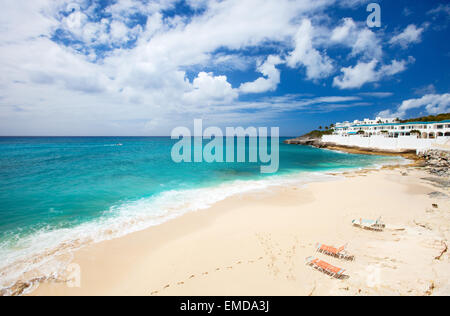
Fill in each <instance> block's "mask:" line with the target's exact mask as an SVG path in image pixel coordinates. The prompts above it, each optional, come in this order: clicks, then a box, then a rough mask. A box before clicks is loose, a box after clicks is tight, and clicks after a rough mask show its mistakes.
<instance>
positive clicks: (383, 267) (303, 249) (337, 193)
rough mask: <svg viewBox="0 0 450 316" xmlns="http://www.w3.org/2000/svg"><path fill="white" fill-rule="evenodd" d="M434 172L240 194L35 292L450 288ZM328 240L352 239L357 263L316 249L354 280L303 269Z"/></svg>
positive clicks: (87, 259) (81, 256) (86, 253)
mask: <svg viewBox="0 0 450 316" xmlns="http://www.w3.org/2000/svg"><path fill="white" fill-rule="evenodd" d="M404 172H407V173H408V175H407V176H405V175H402V174H401V173H404ZM423 177H429V175H427V174H425V173H423V171H420V170H416V169H414V168H411V167H409V168H402V169H394V170H381V171H372V172H368V173H364V172H360V173H359V174H348V175H347V177H346V178H345V179H340V180H337V181H335V182H325V183H313V184H310V185H308V186H306V187H303V188H297V187H283V188H278V189H276V190H273V191H272V192H259V193H254V194H247V195H241V196H235V197H232V198H229V199H227V200H225V201H223V202H220V203H218V204H216V205H214V206H213V207H212V208H211V209H208V210H204V211H200V212H197V213H191V214H187V215H185V216H183V217H180V218H178V219H175V220H173V221H170V222H168V223H165V224H163V225H160V226H158V227H153V228H150V229H148V230H146V231H143V232H139V233H134V234H131V235H128V236H126V237H123V238H120V239H116V240H112V241H107V242H103V243H100V244H96V245H92V246H89V247H86V248H84V249H82V250H80V251H78V252H76V253H75V256H74V262H75V263H77V264H79V265H80V267H81V287H80V288H69V287H67V285H66V284H61V283H59V284H57V283H46V284H42V285H41V286H40V287H39V288H38V289H37V290H36V291H35V292H33V293H32V294H33V295H391V294H392V295H428V294H433V295H449V294H450V285H449V280H450V264H449V256H448V252H447V253H444V255H443V256H442V258H440V260H437V259H435V257H437V256H439V255H440V253H441V252H442V250H443V249H444V243H446V244H448V239H449V227H450V200H449V198H448V196H450V192H449V190H448V189H445V188H442V187H441V188H439V187H436V186H434V185H432V184H431V183H430V182H428V181H425V180H422V179H421V178H423ZM447 180H448V179H447ZM432 192H440V193H443V194H447V198H434V197H433V198H431V197H430V196H429V195H428V194H430V193H432ZM433 203H436V204H438V208H437V209H436V208H433V207H432V204H433ZM379 216H382V218H383V220H384V221H385V223H386V224H387V225H388V227H387V229H386V230H385V231H384V232H381V233H377V232H370V231H365V230H361V229H358V228H354V227H352V225H351V221H352V219H355V218H360V217H363V218H372V219H376V218H378V217H379ZM317 242H321V243H326V244H329V245H334V246H341V245H343V244H346V243H348V250H349V252H351V253H352V254H354V255H355V256H356V260H355V261H354V262H347V261H342V260H338V259H335V258H330V257H327V256H325V255H317V256H318V257H319V258H321V259H323V260H326V261H327V262H329V263H331V264H333V265H335V266H338V267H342V268H345V269H346V270H347V272H346V274H347V276H348V278H347V279H344V280H336V279H332V278H330V277H329V276H327V275H324V274H322V273H320V272H318V271H316V270H313V269H312V268H310V267H307V266H306V265H305V264H304V262H305V258H306V257H307V256H311V255H315V248H314V245H315V244H316V243H317Z"/></svg>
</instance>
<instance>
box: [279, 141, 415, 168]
mask: <svg viewBox="0 0 450 316" xmlns="http://www.w3.org/2000/svg"><path fill="white" fill-rule="evenodd" d="M284 143H285V144H287V145H303V146H312V147H314V148H319V149H329V150H336V151H340V152H344V153H348V154H358V155H369V156H392V157H403V158H405V159H409V160H413V161H414V163H415V164H416V165H418V166H420V165H421V164H422V163H423V162H424V160H423V158H421V157H419V156H418V155H417V154H416V151H415V150H404V151H390V150H383V149H374V148H363V147H356V146H346V145H338V144H335V143H326V142H322V141H321V140H320V139H316V138H312V139H309V138H305V139H302V138H294V139H288V140H285V141H284Z"/></svg>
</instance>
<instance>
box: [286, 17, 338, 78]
mask: <svg viewBox="0 0 450 316" xmlns="http://www.w3.org/2000/svg"><path fill="white" fill-rule="evenodd" d="M313 37H314V27H313V26H312V24H311V21H310V20H308V19H305V20H303V21H302V23H301V25H300V28H299V30H298V31H297V34H296V36H295V44H296V45H295V49H294V51H293V52H291V53H290V54H289V56H288V57H287V59H286V61H287V64H288V66H290V67H291V68H297V67H298V66H299V65H302V66H304V67H306V77H307V78H308V79H310V80H314V79H321V78H326V77H328V76H329V75H330V74H331V73H332V72H333V71H334V67H333V63H332V61H331V59H330V58H329V57H328V56H327V55H326V54H325V53H320V52H319V51H318V50H317V49H315V48H314V47H313Z"/></svg>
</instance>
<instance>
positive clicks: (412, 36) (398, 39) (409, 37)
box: [389, 24, 425, 49]
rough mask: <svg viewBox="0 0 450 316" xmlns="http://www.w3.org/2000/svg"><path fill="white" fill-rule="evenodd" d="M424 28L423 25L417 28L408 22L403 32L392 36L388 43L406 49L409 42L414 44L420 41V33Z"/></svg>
mask: <svg viewBox="0 0 450 316" xmlns="http://www.w3.org/2000/svg"><path fill="white" fill-rule="evenodd" d="M424 30H425V29H424V28H423V27H420V28H417V27H416V26H415V25H414V24H410V25H408V26H407V27H406V29H405V30H404V31H403V32H401V33H400V34H397V35H395V36H394V37H392V38H391V40H390V41H389V43H390V44H392V45H399V46H401V47H402V48H405V49H406V48H408V46H409V45H410V44H416V43H420V42H421V41H422V33H423V31H424Z"/></svg>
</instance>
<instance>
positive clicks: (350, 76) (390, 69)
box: [333, 59, 408, 89]
mask: <svg viewBox="0 0 450 316" xmlns="http://www.w3.org/2000/svg"><path fill="white" fill-rule="evenodd" d="M378 64H379V62H378V60H376V59H372V60H371V61H370V62H367V63H366V62H362V61H359V62H358V64H357V65H356V66H354V67H344V68H342V69H341V72H342V73H343V74H342V75H341V76H338V77H335V78H334V80H333V85H334V86H335V87H338V88H340V89H355V88H361V87H362V86H363V85H365V84H366V83H371V82H377V81H379V80H381V79H383V78H384V77H390V76H393V75H395V74H398V73H400V72H402V71H404V70H406V65H407V64H408V62H407V61H405V60H402V61H397V60H393V61H392V63H391V64H388V65H382V66H381V67H379V69H377V66H378Z"/></svg>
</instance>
